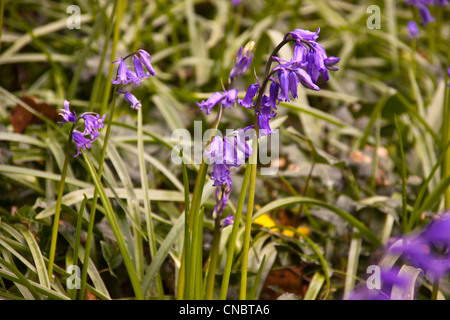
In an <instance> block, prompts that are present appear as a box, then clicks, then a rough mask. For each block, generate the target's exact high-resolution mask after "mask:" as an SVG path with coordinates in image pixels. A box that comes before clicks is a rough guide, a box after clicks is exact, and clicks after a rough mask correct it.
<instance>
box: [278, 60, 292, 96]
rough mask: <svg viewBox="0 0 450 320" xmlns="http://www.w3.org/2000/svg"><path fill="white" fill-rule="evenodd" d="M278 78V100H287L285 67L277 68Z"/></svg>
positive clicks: (287, 79) (287, 83)
mask: <svg viewBox="0 0 450 320" xmlns="http://www.w3.org/2000/svg"><path fill="white" fill-rule="evenodd" d="M278 79H279V84H280V94H279V96H278V99H279V101H287V102H289V101H290V100H289V86H290V83H289V72H288V71H287V70H286V69H285V68H279V70H278Z"/></svg>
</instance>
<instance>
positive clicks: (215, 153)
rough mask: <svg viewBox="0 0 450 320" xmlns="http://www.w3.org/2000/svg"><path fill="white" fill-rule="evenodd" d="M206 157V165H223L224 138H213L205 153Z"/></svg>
mask: <svg viewBox="0 0 450 320" xmlns="http://www.w3.org/2000/svg"><path fill="white" fill-rule="evenodd" d="M203 153H204V154H205V156H206V159H207V161H206V163H208V164H214V163H223V140H222V137H219V136H215V137H213V138H212V140H211V143H210V144H209V146H208V147H207V148H206V149H205V151H204V152H203Z"/></svg>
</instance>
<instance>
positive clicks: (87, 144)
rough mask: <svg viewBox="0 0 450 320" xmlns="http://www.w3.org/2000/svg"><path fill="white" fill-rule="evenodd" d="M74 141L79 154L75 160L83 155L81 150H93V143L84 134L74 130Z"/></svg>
mask: <svg viewBox="0 0 450 320" xmlns="http://www.w3.org/2000/svg"><path fill="white" fill-rule="evenodd" d="M72 139H73V141H74V142H75V146H76V147H77V154H76V155H75V156H74V158H76V157H78V156H79V155H80V153H81V149H84V150H86V148H87V149H90V148H91V143H92V141H91V140H90V139H88V138H86V137H85V136H84V133H82V132H80V131H78V130H74V131H73V134H72Z"/></svg>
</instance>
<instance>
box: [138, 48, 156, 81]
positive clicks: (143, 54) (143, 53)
mask: <svg viewBox="0 0 450 320" xmlns="http://www.w3.org/2000/svg"><path fill="white" fill-rule="evenodd" d="M138 52H139V56H140V57H141V61H142V63H143V64H144V66H145V68H146V69H147V70H148V72H150V75H152V76H154V75H155V70H154V69H153V66H152V64H151V62H150V59H151V56H150V54H149V53H148V52H147V51H145V50H142V49H139V50H138Z"/></svg>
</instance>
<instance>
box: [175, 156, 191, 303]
mask: <svg viewBox="0 0 450 320" xmlns="http://www.w3.org/2000/svg"><path fill="white" fill-rule="evenodd" d="M180 157H181V158H183V149H181V151H180ZM181 168H182V171H183V184H184V212H185V219H184V246H183V252H182V254H181V266H180V270H179V276H178V285H177V295H176V297H177V300H181V299H183V296H184V286H185V283H186V256H187V255H189V253H190V251H189V247H188V245H189V242H190V241H189V219H188V215H189V210H190V204H189V202H190V198H189V177H188V172H187V167H186V164H185V163H184V161H183V160H182V163H181Z"/></svg>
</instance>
